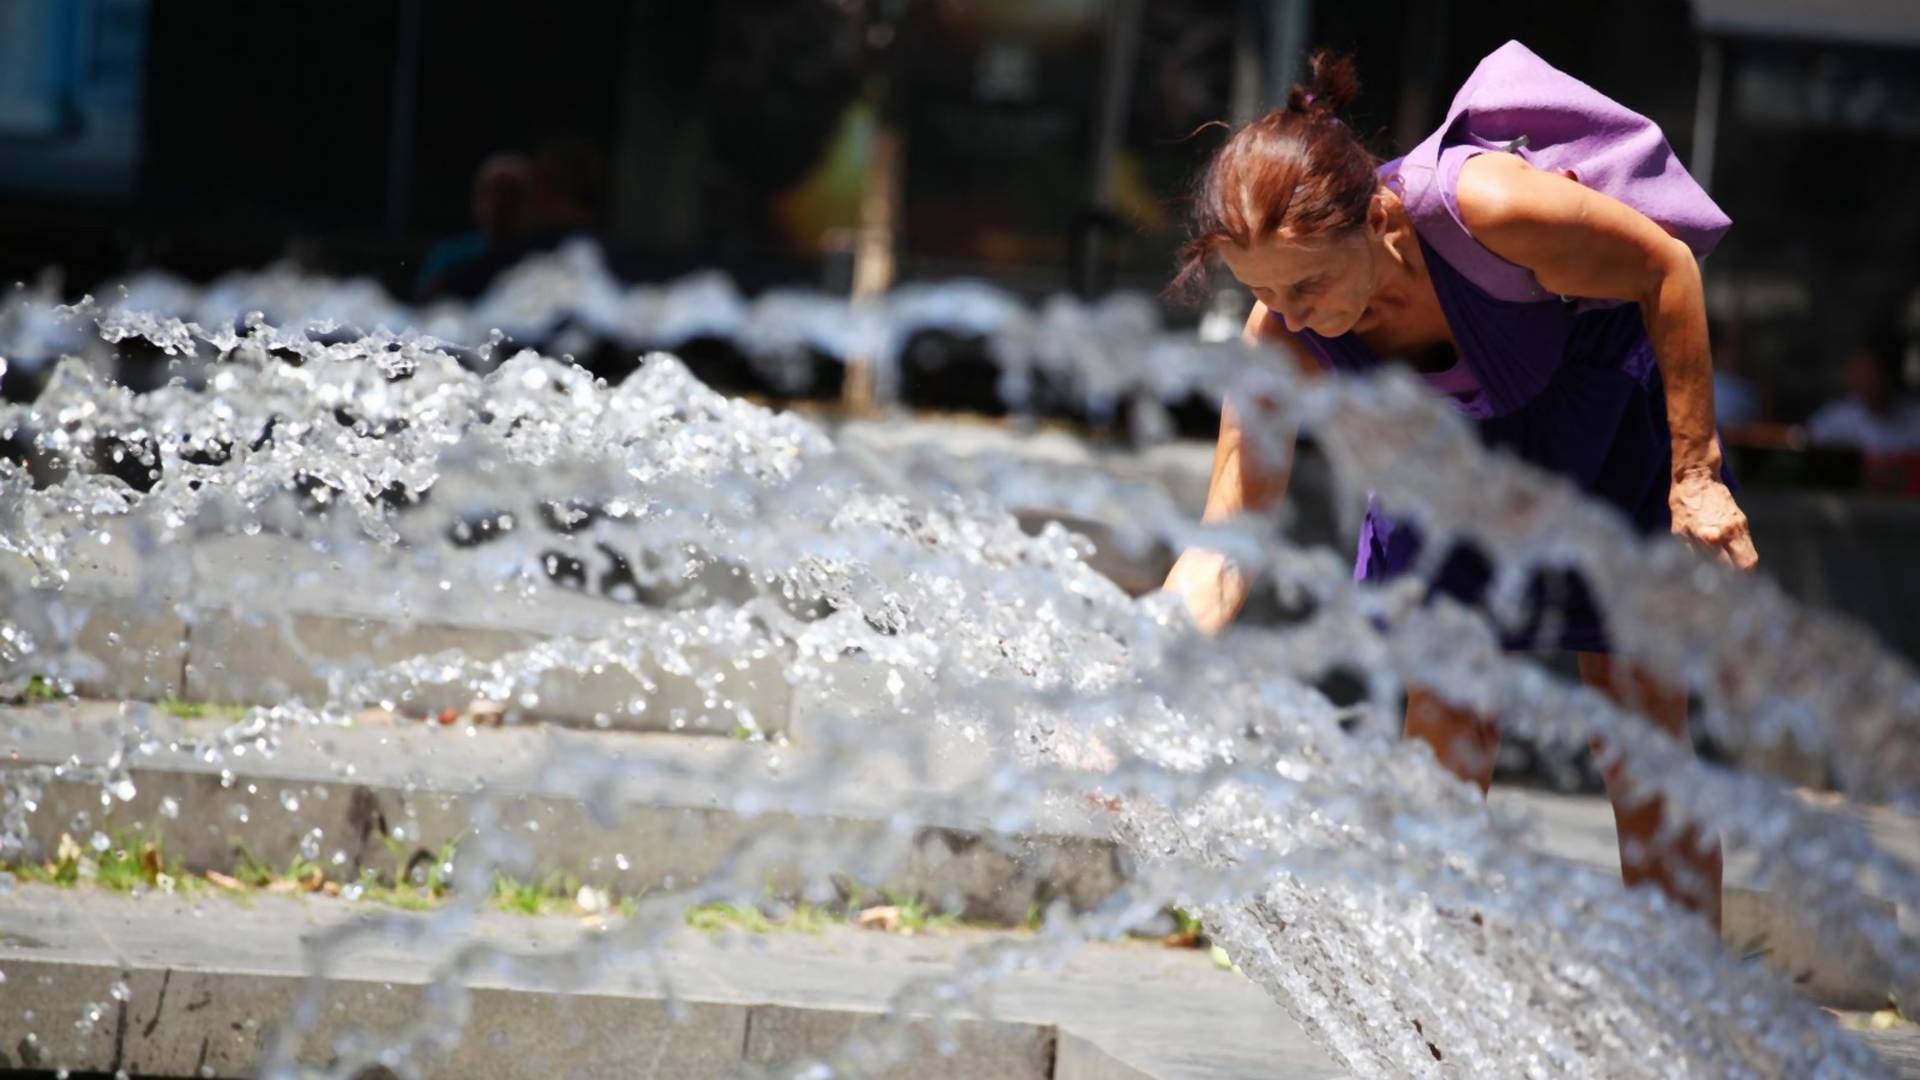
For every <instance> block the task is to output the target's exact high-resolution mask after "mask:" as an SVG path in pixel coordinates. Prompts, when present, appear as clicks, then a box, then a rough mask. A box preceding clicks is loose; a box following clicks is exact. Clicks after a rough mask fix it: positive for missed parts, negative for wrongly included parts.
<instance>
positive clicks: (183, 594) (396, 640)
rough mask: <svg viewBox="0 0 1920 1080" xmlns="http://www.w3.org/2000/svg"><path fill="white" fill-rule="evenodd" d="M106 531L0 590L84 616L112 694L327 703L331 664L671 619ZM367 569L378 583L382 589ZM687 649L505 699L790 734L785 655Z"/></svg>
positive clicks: (97, 671)
mask: <svg viewBox="0 0 1920 1080" xmlns="http://www.w3.org/2000/svg"><path fill="white" fill-rule="evenodd" d="M99 535H104V536H106V537H107V538H108V540H107V542H105V543H96V542H92V541H89V542H86V543H83V544H82V545H81V548H80V550H79V552H78V553H77V554H76V555H75V557H74V558H73V559H72V560H70V561H69V563H68V564H67V567H66V569H67V570H68V572H69V574H70V575H71V576H70V579H69V580H68V581H67V582H66V583H65V584H64V585H63V586H62V587H61V588H59V589H51V588H35V587H34V586H33V585H32V579H33V573H32V569H31V566H30V565H29V564H28V563H26V561H25V560H23V559H20V558H19V557H17V556H13V555H0V597H6V596H8V594H9V593H11V598H10V599H11V603H12V604H17V605H18V609H19V610H42V611H47V612H57V613H58V618H56V619H54V620H53V621H54V622H55V623H56V624H61V623H65V624H71V625H72V626H73V630H72V634H73V642H74V644H75V645H76V646H77V648H78V650H79V652H80V653H82V654H84V655H85V656H86V657H88V658H90V659H91V660H92V661H93V662H94V663H93V665H91V670H88V671H86V672H85V673H83V674H82V675H80V677H78V678H77V679H75V682H76V685H77V686H78V687H79V689H80V691H81V693H83V694H85V695H87V696H90V697H96V698H102V699H132V700H144V701H160V700H163V699H166V698H185V699H188V700H192V701H201V702H222V703H231V704H237V705H263V706H272V705H278V704H282V703H284V702H287V701H290V700H294V699H300V700H303V701H306V702H307V703H309V704H314V705H318V704H320V703H322V702H324V701H326V700H327V698H328V682H327V679H328V674H329V673H330V672H333V671H342V672H347V673H364V672H368V671H373V670H376V669H379V668H383V667H386V666H389V665H392V664H394V663H396V662H398V661H401V660H404V659H407V658H410V657H416V656H430V655H433V654H436V653H442V652H446V651H448V650H458V651H459V652H460V653H462V654H463V655H464V656H465V657H466V658H467V659H468V660H470V661H473V662H476V663H486V662H489V661H493V660H496V659H498V658H500V657H501V656H503V655H505V654H507V653H509V652H513V651H516V650H524V649H527V648H529V647H532V646H534V645H537V644H539V643H542V642H547V641H552V640H554V639H556V638H562V637H568V638H579V639H595V638H602V637H607V636H609V635H615V636H616V637H617V636H618V635H619V634H620V632H621V624H622V620H623V619H627V618H629V617H639V618H647V617H657V616H658V615H660V614H661V612H660V610H659V609H654V608H648V607H643V606H639V605H635V604H629V603H621V602H618V601H615V600H612V599H609V598H608V597H605V596H601V595H597V594H594V593H590V592H585V591H575V590H569V589H560V588H552V589H546V590H543V591H542V592H540V593H539V594H538V595H537V597H536V598H535V599H533V600H519V599H516V598H514V597H512V596H510V595H503V594H496V593H490V592H485V593H483V592H478V591H469V590H447V591H442V590H441V589H440V588H439V587H438V583H437V581H430V580H423V579H421V578H420V577H419V575H418V574H417V573H410V572H408V568H406V567H404V566H400V565H395V566H394V567H392V568H391V569H392V573H390V574H381V573H378V572H377V571H374V570H370V569H369V568H367V567H353V568H347V567H344V566H342V565H340V564H339V563H338V562H336V561H335V560H334V559H333V558H331V557H330V556H327V555H324V554H321V553H318V552H316V551H314V550H313V549H312V548H310V547H308V546H307V545H305V544H302V543H300V542H298V541H296V540H294V539H292V538H289V537H285V536H274V535H267V534H262V535H259V536H224V537H217V538H204V539H200V540H197V541H194V542H192V543H191V544H189V545H186V547H185V548H184V549H183V550H182V551H180V552H177V553H173V554H172V555H171V556H170V557H169V558H170V559H171V561H168V560H167V559H162V558H160V557H157V556H155V555H153V554H152V553H150V552H147V553H143V552H142V550H141V547H142V545H143V544H144V543H147V542H148V540H147V538H146V537H145V536H143V534H142V533H141V531H140V529H139V528H138V526H137V525H136V524H131V523H127V522H120V523H117V524H115V525H114V526H113V527H111V528H103V529H102V530H101V531H100V534H99ZM394 558H395V559H396V560H397V559H398V558H399V557H398V556H394ZM726 573H727V572H726V571H725V570H724V569H719V570H715V571H714V574H715V575H718V576H720V577H725V576H726ZM369 578H377V579H379V580H381V581H382V583H383V584H382V587H381V588H380V589H378V590H369V589H368V588H367V587H366V586H365V581H366V580H368V579H369ZM267 581H271V582H273V583H274V584H275V592H274V595H273V598H272V602H271V603H270V604H263V603H262V602H261V598H260V597H259V596H258V595H257V589H258V587H259V586H258V583H260V582H267ZM707 584H709V585H711V586H712V589H720V588H727V587H731V586H729V585H727V584H726V583H724V582H722V581H719V580H716V581H714V582H710V583H707ZM712 589H710V590H709V591H712ZM49 644H52V643H51V642H49ZM683 652H684V655H685V659H686V664H685V665H684V666H677V665H676V666H674V667H673V668H672V669H671V670H670V669H669V666H668V665H664V664H661V663H657V662H652V661H649V662H646V663H643V664H641V665H640V669H639V671H638V672H633V671H629V670H627V669H625V668H623V667H619V666H615V665H602V666H601V668H600V669H599V670H595V671H588V672H573V671H563V670H556V671H552V672H549V673H547V674H545V675H543V676H541V677H539V678H537V679H535V680H533V681H532V682H531V685H530V686H528V687H525V688H523V690H522V697H521V698H519V699H516V700H514V701H509V702H504V703H502V704H504V705H505V706H506V707H508V708H510V709H512V710H513V711H515V712H516V713H518V714H520V715H522V716H525V717H526V718H528V719H537V720H548V721H557V722H560V723H564V724H569V725H572V726H579V727H593V728H601V729H606V728H612V729H620V730H632V731H663V732H675V733H688V734H715V735H722V736H724V735H728V734H730V733H733V732H735V731H737V730H739V729H741V728H743V727H744V728H757V729H758V730H760V731H762V732H768V733H772V732H780V731H785V730H786V729H787V727H788V723H789V717H790V713H791V712H792V708H793V695H792V689H791V686H790V685H789V683H788V681H787V680H786V678H785V677H784V672H783V668H782V664H781V661H780V658H779V657H777V656H774V655H767V656H763V657H759V658H755V657H751V656H747V657H742V656H736V655H732V654H730V653H725V654H723V653H721V652H718V651H715V650H710V649H702V648H701V647H700V646H699V645H698V643H690V644H689V645H688V646H687V647H686V648H685V649H684V650H683ZM716 675H718V676H720V677H721V678H720V679H719V680H715V678H714V676H716ZM529 692H530V693H531V695H532V696H531V697H527V696H525V695H526V694H527V693H529ZM472 699H473V694H472V693H471V692H470V691H468V690H466V689H464V688H462V687H461V686H460V685H458V684H457V683H453V682H448V683H444V684H424V685H418V686H415V687H409V688H407V689H406V690H405V691H404V692H403V693H402V694H401V695H400V696H399V698H398V700H397V702H396V703H397V704H398V705H399V706H400V707H401V708H402V710H403V711H405V712H409V713H414V714H436V713H439V712H441V711H443V710H449V709H451V710H461V709H464V708H465V707H466V706H468V705H469V704H470V703H471V701H472ZM353 704H356V705H357V704H365V703H362V702H355V703H353Z"/></svg>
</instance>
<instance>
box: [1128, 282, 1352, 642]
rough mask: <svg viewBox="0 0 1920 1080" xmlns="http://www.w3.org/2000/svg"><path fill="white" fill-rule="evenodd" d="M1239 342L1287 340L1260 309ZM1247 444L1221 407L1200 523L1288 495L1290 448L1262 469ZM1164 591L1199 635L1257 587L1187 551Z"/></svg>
mask: <svg viewBox="0 0 1920 1080" xmlns="http://www.w3.org/2000/svg"><path fill="white" fill-rule="evenodd" d="M1241 340H1243V341H1246V342H1247V343H1248V344H1257V343H1259V342H1261V341H1270V342H1271V341H1283V342H1284V341H1287V340H1288V335H1287V333H1286V331H1285V330H1284V329H1283V328H1281V327H1280V325H1279V322H1278V320H1276V319H1273V318H1271V317H1269V315H1268V313H1267V307H1266V305H1265V304H1258V303H1256V304H1254V306H1253V314H1252V315H1250V316H1248V318H1247V327H1246V329H1245V330H1244V331H1243V332H1242V333H1241ZM1288 351H1289V352H1292V353H1294V355H1295V359H1296V360H1297V361H1298V362H1299V364H1300V365H1301V367H1302V368H1303V369H1305V370H1307V371H1309V372H1312V371H1316V370H1318V368H1317V365H1314V364H1313V362H1312V361H1311V360H1310V359H1309V358H1308V357H1307V356H1306V355H1305V354H1304V353H1302V352H1300V351H1299V350H1297V349H1289V350H1288ZM1249 442H1250V440H1249V439H1248V438H1247V436H1246V432H1245V430H1244V429H1243V428H1242V427H1241V424H1240V417H1239V416H1238V415H1237V413H1236V410H1235V409H1234V407H1233V406H1232V404H1230V403H1223V404H1222V406H1221V409H1220V440H1219V442H1217V443H1215V444H1214V448H1213V475H1212V477H1211V479H1209V480H1208V482H1207V508H1206V512H1205V513H1204V514H1203V515H1202V517H1201V520H1202V521H1205V522H1207V523H1209V524H1213V523H1217V522H1222V521H1226V520H1228V519H1230V518H1233V517H1236V516H1238V515H1239V514H1241V513H1242V512H1244V511H1247V510H1254V511H1259V510H1264V509H1266V508H1268V507H1270V506H1272V505H1273V504H1275V503H1277V502H1279V501H1280V499H1281V498H1282V497H1283V496H1285V495H1286V493H1287V481H1288V479H1289V478H1290V473H1291V467H1292V461H1293V453H1292V448H1291V447H1289V448H1288V452H1287V454H1286V455H1285V460H1284V461H1279V462H1273V463H1270V464H1263V463H1261V462H1260V461H1258V460H1256V459H1255V457H1254V454H1253V451H1252V447H1251V446H1250V445H1249ZM1162 588H1164V589H1166V590H1168V591H1170V592H1173V593H1176V594H1178V595H1179V597H1180V598H1181V599H1182V600H1184V601H1186V605H1187V610H1188V611H1189V612H1190V613H1192V615H1193V621H1194V622H1195V623H1197V624H1198V625H1199V627H1200V629H1201V630H1203V631H1205V632H1207V633H1209V634H1217V633H1219V632H1220V631H1221V630H1222V629H1224V628H1225V627H1226V625H1227V624H1228V623H1230V622H1232V621H1233V618H1234V616H1235V615H1238V614H1239V613H1240V608H1241V607H1242V606H1243V605H1245V604H1246V602H1247V594H1248V592H1249V591H1251V590H1252V588H1253V582H1252V581H1251V580H1249V579H1248V578H1247V577H1246V575H1244V574H1242V573H1241V572H1240V571H1239V569H1238V568H1237V567H1235V566H1234V565H1233V564H1232V563H1231V562H1229V561H1227V558H1226V556H1224V555H1222V554H1220V553H1219V552H1217V551H1208V550H1206V549H1204V548H1189V549H1188V550H1186V551H1184V552H1181V554H1180V558H1179V559H1177V560H1175V562H1174V564H1173V570H1172V571H1171V572H1169V573H1168V574H1167V581H1166V584H1165V585H1163V586H1162Z"/></svg>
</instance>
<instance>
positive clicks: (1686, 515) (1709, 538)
mask: <svg viewBox="0 0 1920 1080" xmlns="http://www.w3.org/2000/svg"><path fill="white" fill-rule="evenodd" d="M1667 504H1668V506H1669V507H1671V508H1672V510H1673V535H1675V536H1678V537H1682V538H1684V539H1687V540H1692V541H1693V542H1694V543H1697V544H1699V545H1700V546H1702V547H1704V548H1706V549H1707V550H1709V551H1711V552H1713V553H1714V555H1715V556H1717V557H1718V558H1719V559H1720V561H1721V562H1723V563H1726V564H1727V565H1729V566H1732V567H1734V568H1735V569H1738V570H1751V569H1753V568H1754V567H1756V566H1758V565H1760V555H1759V553H1757V552H1755V551H1754V550H1753V537H1752V535H1751V534H1749V533H1748V532H1747V515H1746V514H1743V513H1741V512H1740V506H1739V504H1737V503H1735V502H1734V501H1733V492H1731V491H1728V490H1727V485H1725V484H1723V483H1721V482H1720V478H1719V476H1717V475H1716V474H1715V472H1714V471H1710V470H1708V469H1704V468H1700V469H1689V470H1687V471H1686V472H1683V473H1681V474H1680V475H1679V476H1677V477H1675V478H1674V481H1673V489H1672V491H1671V492H1670V493H1669V494H1668V496H1667Z"/></svg>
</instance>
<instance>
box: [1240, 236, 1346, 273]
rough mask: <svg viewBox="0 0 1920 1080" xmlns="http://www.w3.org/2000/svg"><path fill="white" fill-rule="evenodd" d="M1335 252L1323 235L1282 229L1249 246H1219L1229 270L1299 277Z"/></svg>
mask: <svg viewBox="0 0 1920 1080" xmlns="http://www.w3.org/2000/svg"><path fill="white" fill-rule="evenodd" d="M1337 255H1338V249H1337V248H1336V247H1335V246H1334V245H1332V244H1330V243H1328V242H1327V239H1326V237H1324V236H1313V237H1301V238H1293V237H1288V236H1287V235H1286V234H1285V231H1284V230H1283V231H1282V232H1279V233H1274V234H1271V235H1269V236H1267V237H1265V238H1263V239H1260V240H1256V241H1254V242H1253V244H1252V245H1251V246H1249V247H1239V246H1237V245H1233V244H1228V245H1225V246H1223V247H1222V248H1221V257H1222V258H1224V259H1226V261H1227V266H1228V268H1229V269H1231V270H1233V271H1234V272H1235V273H1236V274H1239V273H1243V272H1244V273H1250V274H1253V275H1255V276H1258V277H1263V278H1290V277H1302V276H1305V275H1307V274H1310V273H1313V272H1314V271H1317V270H1319V269H1321V268H1322V267H1324V266H1326V265H1327V263H1328V262H1329V261H1331V260H1332V259H1334V258H1336V257H1337Z"/></svg>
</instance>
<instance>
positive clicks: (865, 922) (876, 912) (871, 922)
mask: <svg viewBox="0 0 1920 1080" xmlns="http://www.w3.org/2000/svg"><path fill="white" fill-rule="evenodd" d="M854 925H855V926H858V927H859V928H860V929H862V930H882V931H885V932H887V933H889V934H891V933H893V932H894V931H896V930H898V929H900V909H899V908H897V907H895V906H894V905H892V904H886V905H883V906H881V907H870V908H867V909H866V910H864V911H862V912H861V913H860V914H859V915H858V916H857V917H855V919H854Z"/></svg>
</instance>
